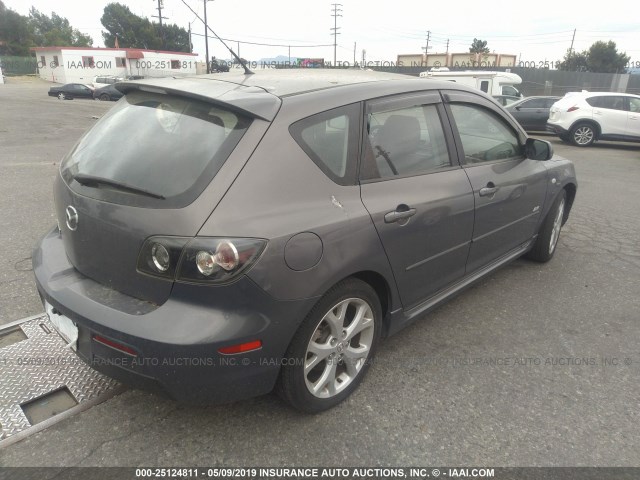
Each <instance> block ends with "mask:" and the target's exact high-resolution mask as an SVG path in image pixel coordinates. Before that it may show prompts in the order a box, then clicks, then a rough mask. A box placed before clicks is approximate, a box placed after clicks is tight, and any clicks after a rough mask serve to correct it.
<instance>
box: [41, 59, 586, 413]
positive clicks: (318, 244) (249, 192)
mask: <svg viewBox="0 0 640 480" xmlns="http://www.w3.org/2000/svg"><path fill="white" fill-rule="evenodd" d="M117 88H118V89H120V90H121V91H122V92H123V93H124V94H125V96H124V97H123V98H122V99H121V100H120V101H119V102H118V103H117V104H116V105H115V106H114V107H113V108H112V109H111V110H110V111H109V112H108V113H107V114H106V115H104V116H103V117H102V118H101V119H100V120H99V121H98V122H97V123H96V124H95V126H94V127H93V128H92V129H90V130H89V131H88V132H87V133H86V134H85V135H84V136H83V137H82V138H81V139H80V140H79V141H78V143H77V144H76V145H75V146H74V147H73V149H72V150H71V152H70V153H69V154H68V155H67V156H66V157H65V158H64V160H63V161H62V163H61V165H60V171H59V174H58V176H57V178H56V180H55V187H54V189H55V209H56V213H57V218H58V225H57V226H56V227H55V228H54V229H53V230H51V231H50V232H49V233H47V234H46V235H45V237H44V238H43V239H42V240H41V242H40V243H39V245H38V246H37V247H36V249H35V252H34V256H33V266H34V272H35V277H36V282H37V285H38V289H39V292H40V295H41V296H42V300H43V303H44V305H45V309H46V311H47V313H48V314H49V317H50V320H51V323H52V324H53V325H54V326H55V327H56V329H57V330H58V331H59V333H60V334H61V335H62V337H63V338H65V339H66V341H67V342H68V343H69V346H70V348H73V349H74V350H75V351H76V352H77V354H78V355H79V356H80V357H81V358H82V359H83V360H84V361H86V362H87V363H89V364H90V365H91V366H93V367H94V368H96V369H97V370H99V371H102V372H104V373H106V374H107V375H110V376H112V377H113V378H116V379H118V380H120V381H122V382H124V383H127V384H130V385H133V386H136V387H141V388H148V389H154V390H158V391H163V392H166V393H168V394H169V395H170V396H171V397H173V398H175V399H177V400H179V401H183V402H189V403H215V402H224V401H232V400H237V399H243V398H247V397H251V396H256V395H261V394H265V393H267V392H270V391H272V390H274V389H275V390H277V391H278V392H279V394H280V395H281V396H282V398H283V399H285V400H286V401H287V402H289V403H290V404H291V405H293V406H294V407H296V408H298V409H301V410H304V411H307V412H317V411H321V410H324V409H327V408H330V407H332V406H334V405H336V404H337V403H339V402H340V401H342V400H344V399H345V398H346V397H347V396H349V395H350V394H351V393H352V392H353V391H354V389H355V388H357V386H358V384H359V383H360V382H361V381H362V379H363V377H364V375H365V373H366V371H367V369H368V368H369V366H370V365H371V361H372V358H373V355H374V353H375V350H376V347H377V345H378V343H379V341H380V339H381V338H383V337H385V336H388V335H390V334H393V333H394V332H396V331H398V330H399V329H401V328H403V327H404V326H406V325H408V324H409V323H411V322H412V321H413V320H415V319H417V318H420V317H422V316H424V314H425V312H427V311H428V310H430V309H432V308H434V307H435V306H437V305H439V304H440V303H442V302H443V301H445V300H446V299H448V298H449V297H451V296H452V295H454V294H456V293H458V292H459V291H461V290H462V289H464V288H465V287H467V286H469V285H470V284H472V283H473V282H474V281H476V280H478V279H480V278H482V277H483V276H485V275H487V274H489V273H491V272H492V271H494V270H496V269H497V268H499V267H500V266H502V265H505V264H506V263H507V262H510V261H512V260H514V259H516V258H518V257H520V256H522V255H526V256H528V257H530V258H531V259H533V260H536V261H542V262H544V261H547V260H549V259H550V258H551V257H552V256H553V254H554V252H555V250H556V246H557V244H558V238H559V234H560V229H561V227H562V225H563V224H564V223H565V222H566V220H567V217H568V215H569V211H570V208H571V205H572V203H573V200H574V198H575V195H576V186H577V184H576V178H575V173H574V168H573V165H572V163H571V162H569V161H568V160H565V159H562V158H558V157H556V156H554V155H553V151H552V148H551V145H550V144H549V143H548V142H545V141H542V140H537V139H533V138H529V137H528V136H527V134H526V133H525V132H524V131H523V130H522V129H521V127H520V126H519V125H518V123H517V122H516V121H515V120H514V119H513V118H512V117H511V116H510V115H509V114H508V113H506V112H505V111H504V110H503V109H502V107H501V106H499V105H498V104H497V103H496V102H495V101H494V100H492V99H491V98H489V97H487V96H486V95H484V94H483V93H482V92H479V91H475V90H471V89H469V88H466V87H464V86H458V85H456V84H454V83H450V82H443V83H440V82H436V81H431V80H429V81H425V80H424V79H418V78H411V77H406V76H402V75H395V74H384V73H376V72H365V71H345V70H340V71H338V70H313V71H308V70H270V71H266V72H258V73H256V74H254V75H244V74H241V73H220V74H213V75H207V76H195V77H190V78H171V79H156V80H153V79H144V80H141V81H139V82H123V83H120V84H118V86H117Z"/></svg>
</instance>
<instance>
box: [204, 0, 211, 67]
mask: <svg viewBox="0 0 640 480" xmlns="http://www.w3.org/2000/svg"><path fill="white" fill-rule="evenodd" d="M212 1H213V0H203V2H204V52H205V55H206V57H207V73H211V59H210V58H209V28H208V26H207V2H212Z"/></svg>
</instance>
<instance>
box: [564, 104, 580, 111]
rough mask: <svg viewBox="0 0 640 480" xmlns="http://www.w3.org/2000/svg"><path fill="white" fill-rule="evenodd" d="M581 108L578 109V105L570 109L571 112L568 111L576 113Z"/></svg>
mask: <svg viewBox="0 0 640 480" xmlns="http://www.w3.org/2000/svg"><path fill="white" fill-rule="evenodd" d="M579 108H580V107H578V106H577V105H574V106H573V107H571V108H569V110H567V112H575V111H576V110H578V109H579Z"/></svg>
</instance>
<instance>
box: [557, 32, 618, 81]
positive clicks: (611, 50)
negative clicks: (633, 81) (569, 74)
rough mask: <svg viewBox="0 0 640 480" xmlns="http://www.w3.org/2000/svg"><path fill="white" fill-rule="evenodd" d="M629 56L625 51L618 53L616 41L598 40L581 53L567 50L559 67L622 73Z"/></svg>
mask: <svg viewBox="0 0 640 480" xmlns="http://www.w3.org/2000/svg"><path fill="white" fill-rule="evenodd" d="M629 58H630V57H629V56H628V55H627V54H625V53H618V49H617V48H616V44H615V42H612V41H611V40H609V41H608V42H603V41H597V42H595V43H594V44H593V45H591V47H589V50H585V51H583V52H581V53H575V52H571V51H570V50H567V53H566V55H565V56H564V60H563V61H562V62H560V65H559V67H558V68H559V70H568V71H582V72H594V73H621V72H624V71H625V69H626V67H627V64H628V63H629Z"/></svg>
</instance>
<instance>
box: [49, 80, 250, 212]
mask: <svg viewBox="0 0 640 480" xmlns="http://www.w3.org/2000/svg"><path fill="white" fill-rule="evenodd" d="M250 123H251V120H250V119H248V118H246V117H243V116H241V115H239V114H237V113H234V112H233V111H230V110H228V109H226V108H224V107H220V106H216V105H212V104H209V103H205V102H202V101H197V100H192V99H187V98H182V97H177V96H171V95H162V94H156V93H149V92H137V91H136V92H131V93H129V94H127V95H126V96H125V97H124V99H123V100H122V101H121V102H119V103H118V104H116V105H115V106H114V107H113V108H112V109H111V110H110V111H109V113H107V114H106V115H105V116H104V117H103V118H102V119H101V120H100V121H99V122H98V123H97V124H96V125H95V126H94V127H93V128H92V129H91V130H89V132H87V134H85V136H84V137H83V138H82V139H81V140H80V141H79V142H78V143H77V144H76V146H75V147H74V148H73V150H72V151H71V152H70V153H69V155H68V156H67V157H66V158H65V159H64V160H63V163H62V165H61V171H62V175H63V178H64V179H65V181H66V182H67V183H68V184H69V185H70V186H71V187H72V188H73V189H74V190H80V191H81V193H82V194H84V195H87V196H90V197H93V198H100V199H103V200H106V201H111V202H114V203H122V204H129V205H148V204H149V203H152V204H153V206H154V207H159V208H175V207H180V206H185V205H187V204H188V203H191V202H192V201H193V200H195V199H196V198H197V196H198V195H199V194H200V193H201V192H202V191H203V190H204V188H205V187H206V186H207V185H208V184H209V183H210V182H211V180H212V179H213V177H214V176H215V174H216V173H217V172H218V170H219V169H220V168H221V167H222V165H223V164H224V162H225V161H226V159H227V158H228V156H229V155H230V154H231V152H232V151H233V149H234V148H235V146H236V145H237V144H238V142H239V141H240V139H241V138H242V136H243V135H244V133H245V132H246V130H247V128H248V127H249V125H250ZM78 175H80V176H79V177H78V178H89V179H92V185H91V188H89V187H87V182H84V184H83V182H82V181H75V182H74V178H75V177H76V176H78ZM136 192H137V193H136ZM144 192H147V193H148V194H149V195H145V194H144Z"/></svg>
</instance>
